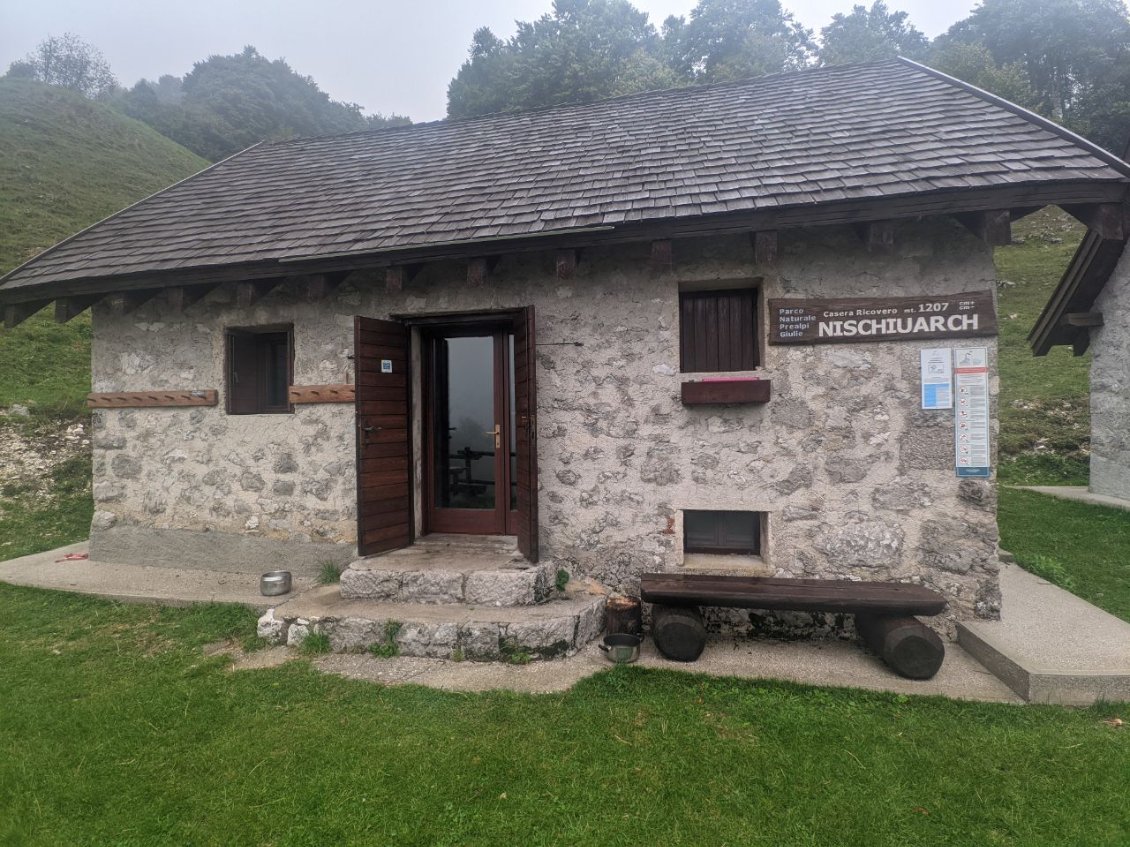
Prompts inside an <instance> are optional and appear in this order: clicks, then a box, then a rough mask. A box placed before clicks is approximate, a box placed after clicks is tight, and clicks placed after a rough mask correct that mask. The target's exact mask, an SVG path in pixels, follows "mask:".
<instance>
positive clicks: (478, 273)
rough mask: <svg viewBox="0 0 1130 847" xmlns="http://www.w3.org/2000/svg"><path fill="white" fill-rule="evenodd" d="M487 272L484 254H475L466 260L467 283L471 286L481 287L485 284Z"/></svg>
mask: <svg viewBox="0 0 1130 847" xmlns="http://www.w3.org/2000/svg"><path fill="white" fill-rule="evenodd" d="M488 274H489V270H488V268H487V259H486V256H476V257H474V258H473V259H469V260H468V261H467V285H469V286H470V287H471V288H482V287H483V286H484V285H486V282H487V276H488Z"/></svg>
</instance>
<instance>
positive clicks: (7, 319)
mask: <svg viewBox="0 0 1130 847" xmlns="http://www.w3.org/2000/svg"><path fill="white" fill-rule="evenodd" d="M50 302H51V301H50V300H32V301H29V302H26V303H11V304H9V305H7V306H5V307H4V326H6V327H7V328H8V329H15V328H16V327H17V326H19V325H20V324H22V323H23V322H24V321H26V320H27V319H28V318H30V317H31V316H32V315H34V314H35V313H36V312H38V311H39V310H40V309H42V308H43V307H44V306H46V305H47V304H48V303H50Z"/></svg>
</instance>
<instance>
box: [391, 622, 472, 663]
mask: <svg viewBox="0 0 1130 847" xmlns="http://www.w3.org/2000/svg"><path fill="white" fill-rule="evenodd" d="M396 644H397V646H398V647H399V648H400V655H402V656H422V657H426V658H431V659H449V658H451V656H452V654H453V653H454V652H455V649H456V648H457V647H458V646H459V625H458V624H454V623H406V624H404V625H403V626H402V627H401V628H400V631H399V632H398V633H397V634H396Z"/></svg>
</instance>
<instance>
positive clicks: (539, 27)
mask: <svg viewBox="0 0 1130 847" xmlns="http://www.w3.org/2000/svg"><path fill="white" fill-rule="evenodd" d="M658 47H659V37H658V34H657V33H656V31H655V28H654V27H653V26H652V25H651V24H650V23H648V20H647V14H646V13H644V12H640V11H639V10H638V9H636V8H635V7H634V6H632V5H631V3H629V2H628V0H554V3H553V10H552V11H551V12H550V13H548V14H545V15H542V17H540V18H538V19H537V20H535V21H530V22H525V21H519V22H518V31H517V33H516V34H515V35H514V37H513V38H511V39H510V40H509V41H503V40H502V39H501V38H499V37H498V36H496V35H495V34H494V33H493V32H491V31H490V30H489V29H487V28H485V27H484V28H483V29H479V30H477V31H476V32H475V34H474V37H473V38H472V40H471V49H470V57H469V58H468V59H467V61H466V62H464V63H463V66H462V67H461V68H460V69H459V73H458V74H457V75H456V77H455V79H453V80H452V81H451V83H450V85H448V89H447V114H448V117H451V118H468V117H474V116H477V115H486V114H491V113H494V112H508V111H515V110H519V109H533V108H538V107H543V106H553V105H558V104H562V103H591V102H592V101H594V100H598V99H600V98H602V97H609V96H612V95H614V94H624V93H629V92H630V91H640V90H645V89H648V88H657V87H665V86H667V85H670V84H671V83H672V82H673V81H674V80H675V77H674V75H673V74H671V73H670V72H669V71H668V70H667V68H666V67H665V66H664V64H663V62H662V61H660V60H658V59H656V58H655V54H656V52H657V50H658Z"/></svg>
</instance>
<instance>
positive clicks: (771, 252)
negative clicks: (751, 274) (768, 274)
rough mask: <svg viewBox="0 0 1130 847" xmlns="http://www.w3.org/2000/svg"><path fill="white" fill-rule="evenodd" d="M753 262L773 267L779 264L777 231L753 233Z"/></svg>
mask: <svg viewBox="0 0 1130 847" xmlns="http://www.w3.org/2000/svg"><path fill="white" fill-rule="evenodd" d="M752 238H753V262H754V264H756V265H764V266H766V267H772V266H773V265H776V264H777V230H775V229H769V230H765V231H763V232H755V233H753V236H752Z"/></svg>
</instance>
